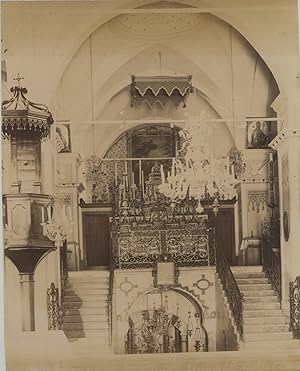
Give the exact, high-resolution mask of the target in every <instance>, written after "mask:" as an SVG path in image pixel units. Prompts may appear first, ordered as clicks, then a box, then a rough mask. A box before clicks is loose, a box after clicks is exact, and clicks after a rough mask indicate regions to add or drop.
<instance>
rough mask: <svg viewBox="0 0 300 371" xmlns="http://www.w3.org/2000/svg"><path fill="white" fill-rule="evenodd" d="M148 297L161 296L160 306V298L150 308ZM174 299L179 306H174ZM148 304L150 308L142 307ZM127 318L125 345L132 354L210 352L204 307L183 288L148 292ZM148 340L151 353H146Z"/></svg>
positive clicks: (155, 289)
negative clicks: (204, 323)
mask: <svg viewBox="0 0 300 371" xmlns="http://www.w3.org/2000/svg"><path fill="white" fill-rule="evenodd" d="M149 296H150V297H151V296H154V298H156V299H155V300H157V298H159V297H160V303H159V299H158V302H156V303H155V302H154V301H153V302H152V305H153V306H152V308H151V299H149ZM163 296H164V297H163ZM175 298H176V299H175ZM152 300H153V299H152ZM174 300H176V303H177V304H176V305H175V306H174ZM145 303H147V306H143V305H145ZM153 303H154V304H153ZM179 303H180V304H179ZM141 304H142V307H141ZM179 308H180V310H179ZM187 308H188V309H187ZM127 319H128V331H127V335H126V336H127V340H126V342H127V350H128V352H129V353H149V352H150V353H152V352H153V353H162V352H163V353H164V352H191V351H192V352H193V351H197V352H198V351H207V350H208V337H207V331H206V329H205V327H204V325H203V308H202V305H201V304H200V303H199V301H198V300H197V298H195V297H194V296H193V295H192V294H191V293H189V292H186V291H185V290H183V289H177V288H176V287H175V288H169V289H167V290H165V289H158V288H154V289H150V290H147V291H145V292H144V293H142V294H141V295H139V297H138V298H137V299H136V300H135V301H134V302H133V303H132V304H131V305H130V307H129V310H128V317H127ZM145 334H146V335H145ZM147 334H148V335H147ZM145 336H146V337H145ZM148 336H149V337H148ZM145 339H147V342H146V340H145ZM148 341H149V343H150V348H151V349H152V351H149V349H148V350H145V347H146V348H148V346H149V344H148Z"/></svg>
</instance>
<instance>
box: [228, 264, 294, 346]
mask: <svg viewBox="0 0 300 371" xmlns="http://www.w3.org/2000/svg"><path fill="white" fill-rule="evenodd" d="M231 271H232V272H233V275H234V277H235V280H236V282H237V285H238V287H239V290H240V292H241V294H242V295H243V298H244V301H243V338H244V339H243V340H244V341H243V343H241V344H240V349H241V350H247V351H248V350H249V351H252V350H253V351H281V350H290V349H299V351H300V342H299V340H296V339H293V334H292V332H291V331H289V321H288V318H287V317H286V316H285V315H284V314H283V312H282V310H281V309H280V301H279V299H278V297H277V295H276V293H275V291H274V290H273V289H272V286H271V284H270V283H269V281H268V278H266V275H265V273H264V272H263V271H262V267H261V266H248V267H246V266H243V267H231Z"/></svg>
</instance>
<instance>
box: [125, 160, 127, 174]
mask: <svg viewBox="0 0 300 371" xmlns="http://www.w3.org/2000/svg"><path fill="white" fill-rule="evenodd" d="M125 174H127V161H125Z"/></svg>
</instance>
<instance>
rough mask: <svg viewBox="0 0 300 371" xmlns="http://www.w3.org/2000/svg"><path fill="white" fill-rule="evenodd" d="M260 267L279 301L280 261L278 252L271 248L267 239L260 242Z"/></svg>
mask: <svg viewBox="0 0 300 371" xmlns="http://www.w3.org/2000/svg"><path fill="white" fill-rule="evenodd" d="M262 265H263V271H264V272H265V273H266V277H267V278H268V279H269V281H270V283H271V286H272V288H273V290H274V291H275V292H276V294H277V296H278V299H279V300H281V259H280V252H279V251H276V250H275V249H273V248H272V246H271V244H270V242H269V240H268V239H266V238H264V239H263V241H262Z"/></svg>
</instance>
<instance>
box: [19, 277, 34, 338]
mask: <svg viewBox="0 0 300 371" xmlns="http://www.w3.org/2000/svg"><path fill="white" fill-rule="evenodd" d="M20 285H21V300H22V330H23V331H35V320H34V280H33V273H20Z"/></svg>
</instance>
